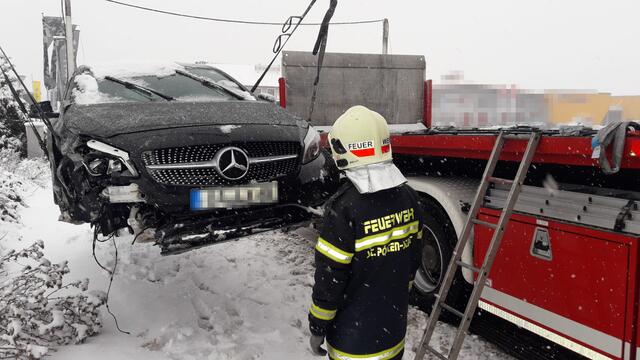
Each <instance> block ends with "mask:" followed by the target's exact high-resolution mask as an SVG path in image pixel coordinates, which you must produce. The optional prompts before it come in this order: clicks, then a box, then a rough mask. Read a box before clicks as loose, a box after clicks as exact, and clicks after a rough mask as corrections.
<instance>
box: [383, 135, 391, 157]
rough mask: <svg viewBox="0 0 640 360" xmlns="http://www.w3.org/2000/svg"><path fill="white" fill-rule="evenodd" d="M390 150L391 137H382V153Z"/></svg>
mask: <svg viewBox="0 0 640 360" xmlns="http://www.w3.org/2000/svg"><path fill="white" fill-rule="evenodd" d="M390 150H391V139H389V138H386V139H382V153H383V154H386V153H388V152H389V151H390Z"/></svg>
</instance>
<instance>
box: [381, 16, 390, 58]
mask: <svg viewBox="0 0 640 360" xmlns="http://www.w3.org/2000/svg"><path fill="white" fill-rule="evenodd" d="M382 53H383V54H385V55H386V54H388V53H389V19H386V18H385V19H384V20H383V21H382Z"/></svg>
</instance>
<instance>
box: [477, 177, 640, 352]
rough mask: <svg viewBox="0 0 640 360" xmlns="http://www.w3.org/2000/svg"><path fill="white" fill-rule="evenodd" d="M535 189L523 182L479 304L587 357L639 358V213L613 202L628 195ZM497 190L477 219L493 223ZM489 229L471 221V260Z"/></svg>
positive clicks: (480, 257)
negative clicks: (472, 249)
mask: <svg viewBox="0 0 640 360" xmlns="http://www.w3.org/2000/svg"><path fill="white" fill-rule="evenodd" d="M541 191H545V192H546V191H547V190H546V189H543V188H535V187H530V186H525V187H524V189H523V192H522V194H521V197H520V199H519V200H518V203H517V205H516V213H514V214H513V215H512V216H511V220H510V221H509V224H508V226H507V229H506V232H505V235H504V237H503V240H502V244H501V246H500V249H499V250H498V255H497V257H496V258H495V262H494V265H493V268H492V269H491V272H490V274H489V280H488V281H487V285H488V286H487V287H486V288H485V289H484V291H483V293H482V298H481V301H480V305H479V307H480V308H481V309H483V310H484V311H488V312H490V313H493V314H494V315H496V316H498V317H501V318H503V319H505V320H507V321H510V322H512V323H514V324H516V325H518V326H520V327H522V328H524V329H526V330H528V331H531V332H533V333H535V334H537V335H540V336H542V337H543V338H546V339H547V340H550V341H553V342H555V343H558V344H560V345H562V346H564V347H567V348H569V349H570V350H573V351H574V352H576V353H579V354H581V355H583V356H586V357H587V358H592V359H610V358H613V359H637V358H636V357H635V356H636V355H635V354H636V348H637V347H640V343H639V342H638V340H639V339H638V335H637V334H636V333H635V331H637V330H636V329H637V328H638V325H640V323H639V322H638V321H639V319H638V305H637V303H638V297H639V291H640V289H639V288H638V275H639V274H638V271H639V268H638V256H639V254H638V240H639V239H640V236H639V234H640V228H639V227H638V225H640V224H639V223H638V221H640V216H639V215H640V213H638V211H637V208H636V207H635V206H631V207H626V208H625V207H624V206H622V207H621V208H617V209H616V207H617V206H618V205H621V204H622V205H624V204H631V205H634V203H633V201H629V200H626V199H616V198H611V197H602V196H592V195H588V194H579V193H575V192H568V191H559V192H557V193H555V194H552V195H547V196H545V194H544V193H543V192H541ZM503 195H504V194H501V190H500V189H491V190H490V191H489V194H488V196H487V203H486V205H485V207H483V208H482V209H481V211H480V214H479V215H478V218H479V220H482V221H486V222H490V223H494V224H495V223H497V222H498V217H499V215H500V210H499V208H500V205H501V199H503ZM554 202H555V203H556V204H554ZM551 208H553V209H555V210H554V211H555V212H553V213H552V212H551V211H550V209H551ZM545 210H546V211H545ZM618 213H623V215H620V216H617V215H618ZM621 217H622V219H621ZM634 217H635V218H634ZM578 219H580V220H578ZM577 221H580V223H576V222H577ZM620 223H622V225H621V224H620ZM616 227H618V228H619V227H622V228H626V230H627V231H634V232H635V233H629V232H623V231H615V230H614V228H616ZM493 232H494V230H493V229H492V228H489V227H486V226H482V225H475V227H474V234H475V236H474V263H475V266H476V267H480V266H481V265H482V264H481V262H482V260H483V259H484V256H485V253H486V251H487V248H488V245H489V242H490V241H491V236H492V234H493ZM631 344H635V345H633V346H632V345H631ZM638 356H639V357H638V358H640V353H639V354H638Z"/></svg>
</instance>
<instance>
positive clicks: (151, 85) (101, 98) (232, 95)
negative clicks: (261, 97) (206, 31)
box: [72, 67, 253, 104]
mask: <svg viewBox="0 0 640 360" xmlns="http://www.w3.org/2000/svg"><path fill="white" fill-rule="evenodd" d="M184 71H187V72H188V73H190V74H193V75H195V76H198V77H201V78H203V79H206V80H207V81H210V82H212V83H214V84H216V85H219V87H222V88H216V87H214V86H205V85H203V84H202V83H201V82H199V81H194V79H191V78H189V77H185V76H182V75H180V74H178V73H176V72H173V73H172V74H170V75H167V74H163V75H162V76H155V75H137V76H113V77H111V76H107V77H104V78H99V79H95V78H94V77H93V76H91V75H89V74H81V75H78V76H76V78H75V83H76V86H75V88H74V89H73V91H72V97H73V101H74V102H75V103H78V104H96V103H114V102H149V101H166V100H167V99H166V98H163V97H162V96H160V95H164V96H165V97H168V98H172V100H175V101H226V100H238V99H245V100H253V97H252V96H251V94H249V93H248V92H247V91H246V90H245V89H243V88H242V87H241V86H240V85H238V84H237V83H236V82H235V81H234V80H233V79H232V78H230V77H228V76H226V75H225V74H222V73H220V72H218V71H216V70H214V69H207V68H196V67H194V68H191V67H185V69H184ZM113 79H117V80H120V81H114V80H113ZM126 83H130V84H135V85H138V86H141V87H143V88H147V89H150V90H153V91H154V92H155V93H152V92H148V91H146V92H145V91H140V89H139V88H136V87H133V86H127V85H126ZM225 88H226V89H229V90H230V91H226V90H225Z"/></svg>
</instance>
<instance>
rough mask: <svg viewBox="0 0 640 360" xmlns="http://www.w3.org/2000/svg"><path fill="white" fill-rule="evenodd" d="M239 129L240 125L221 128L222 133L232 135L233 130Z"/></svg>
mask: <svg viewBox="0 0 640 360" xmlns="http://www.w3.org/2000/svg"><path fill="white" fill-rule="evenodd" d="M239 127H240V126H239V125H222V126H220V131H222V132H223V133H225V134H230V133H231V131H232V130H233V129H237V128H239Z"/></svg>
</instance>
